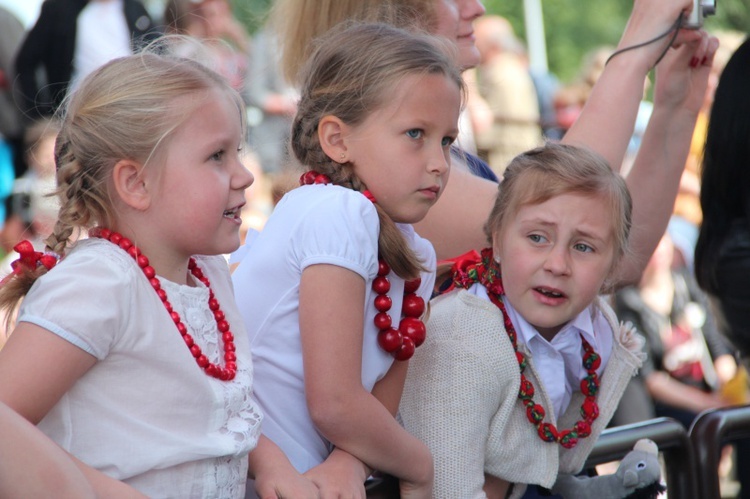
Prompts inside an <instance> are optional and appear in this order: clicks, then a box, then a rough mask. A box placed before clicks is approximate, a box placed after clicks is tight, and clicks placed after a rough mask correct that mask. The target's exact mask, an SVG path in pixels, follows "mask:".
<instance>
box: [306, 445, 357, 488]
mask: <svg viewBox="0 0 750 499" xmlns="http://www.w3.org/2000/svg"><path fill="white" fill-rule="evenodd" d="M369 474H370V470H369V469H368V468H367V466H366V465H365V464H364V463H363V462H362V461H360V460H359V459H357V458H356V457H354V456H352V455H351V454H349V453H348V452H345V451H342V450H341V449H334V450H333V452H332V453H331V455H330V456H328V458H327V459H326V460H325V461H323V462H322V463H321V464H319V465H318V466H316V467H314V468H312V469H311V470H309V471H308V472H307V473H305V477H306V478H307V479H309V480H310V481H311V482H313V483H314V484H315V485H316V486H317V487H318V491H319V494H320V497H321V499H329V498H330V499H338V498H347V499H348V498H356V499H365V497H366V494H365V480H366V479H367V477H368V475H369Z"/></svg>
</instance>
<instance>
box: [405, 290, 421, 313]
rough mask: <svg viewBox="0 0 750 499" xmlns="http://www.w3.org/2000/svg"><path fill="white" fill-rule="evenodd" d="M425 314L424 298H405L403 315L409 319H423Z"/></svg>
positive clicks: (412, 296)
mask: <svg viewBox="0 0 750 499" xmlns="http://www.w3.org/2000/svg"><path fill="white" fill-rule="evenodd" d="M423 312H424V298H422V297H421V296H417V295H415V294H410V295H406V296H404V303H403V305H402V306H401V313H402V314H404V315H405V316H407V317H421V316H422V313H423Z"/></svg>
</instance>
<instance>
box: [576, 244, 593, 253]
mask: <svg viewBox="0 0 750 499" xmlns="http://www.w3.org/2000/svg"><path fill="white" fill-rule="evenodd" d="M573 249H575V250H576V251H580V252H581V253H591V252H593V251H594V248H592V247H591V246H589V245H588V244H584V243H578V244H576V245H574V246H573Z"/></svg>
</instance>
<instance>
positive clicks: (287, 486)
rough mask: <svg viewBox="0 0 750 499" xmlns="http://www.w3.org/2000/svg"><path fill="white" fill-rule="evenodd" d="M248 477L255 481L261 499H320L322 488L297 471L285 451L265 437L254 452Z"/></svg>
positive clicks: (259, 440) (262, 436) (250, 458)
mask: <svg viewBox="0 0 750 499" xmlns="http://www.w3.org/2000/svg"><path fill="white" fill-rule="evenodd" d="M248 477H250V478H252V479H254V480H255V491H256V492H257V493H258V496H259V497H260V498H261V499H276V498H277V497H289V498H297V497H299V498H300V499H305V498H311V499H317V497H318V488H317V487H316V486H315V484H313V483H312V482H311V481H310V480H307V479H306V478H304V477H302V475H300V474H299V473H298V472H297V470H295V469H294V466H292V463H290V462H289V459H287V457H286V455H284V453H283V452H282V451H281V449H280V448H279V447H278V446H277V445H276V444H275V443H273V442H272V441H271V440H270V439H269V438H267V437H266V436H265V435H261V436H260V439H258V445H256V447H255V449H253V450H252V451H251V452H250V456H249V466H248Z"/></svg>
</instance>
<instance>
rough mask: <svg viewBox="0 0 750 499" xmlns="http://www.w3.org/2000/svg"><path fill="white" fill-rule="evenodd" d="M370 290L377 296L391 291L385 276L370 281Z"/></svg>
mask: <svg viewBox="0 0 750 499" xmlns="http://www.w3.org/2000/svg"><path fill="white" fill-rule="evenodd" d="M372 290H373V291H375V292H376V293H378V294H379V295H384V294H385V293H387V292H388V291H390V290H391V281H389V280H388V278H387V277H385V276H378V277H376V278H375V279H374V280H373V281H372Z"/></svg>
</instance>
